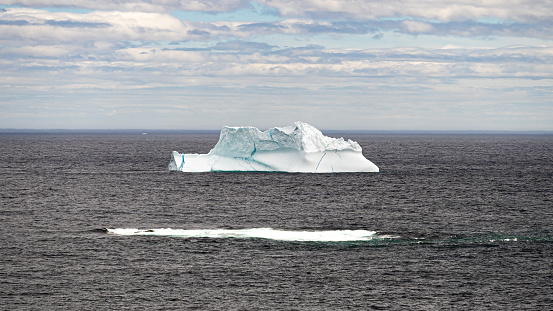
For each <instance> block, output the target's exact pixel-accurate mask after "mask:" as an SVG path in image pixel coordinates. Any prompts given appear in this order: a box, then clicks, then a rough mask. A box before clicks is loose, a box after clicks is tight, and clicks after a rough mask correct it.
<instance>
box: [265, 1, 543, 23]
mask: <svg viewBox="0 0 553 311" xmlns="http://www.w3.org/2000/svg"><path fill="white" fill-rule="evenodd" d="M260 2H261V3H263V4H265V5H266V6H268V7H271V8H274V9H276V10H277V11H278V12H279V13H280V15H282V16H286V17H300V16H305V17H312V18H328V17H332V18H335V19H336V18H343V19H357V20H378V19H381V18H403V17H412V18H421V19H429V20H438V21H463V20H478V19H481V18H489V17H495V18H499V19H502V20H511V21H535V20H542V21H545V20H548V19H550V18H552V17H553V11H552V10H551V3H550V2H549V1H534V0H520V1H517V2H516V3H513V4H506V3H505V2H501V1H486V2H483V1H479V0H461V1H454V2H451V1H442V0H427V1H416V2H413V1H411V2H409V3H408V4H407V3H406V2H405V1H402V0H390V1H376V0H373V1H367V0H347V1H346V0H310V1H295V0H262V1H260Z"/></svg>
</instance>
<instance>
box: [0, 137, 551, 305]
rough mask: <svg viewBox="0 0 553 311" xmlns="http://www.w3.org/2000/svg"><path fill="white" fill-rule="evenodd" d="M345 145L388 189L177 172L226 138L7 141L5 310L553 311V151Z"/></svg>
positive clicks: (465, 142)
mask: <svg viewBox="0 0 553 311" xmlns="http://www.w3.org/2000/svg"><path fill="white" fill-rule="evenodd" d="M325 134H326V133H325ZM331 135H332V136H337V137H340V136H343V137H344V138H346V139H352V140H355V141H357V142H359V144H360V145H361V147H362V148H363V153H364V155H365V156H366V157H367V158H369V159H371V160H372V161H373V162H374V163H375V164H376V165H378V166H379V167H380V170H381V172H380V173H346V174H288V173H181V172H176V173H175V172H169V171H167V161H168V160H169V158H170V155H171V151H172V150H179V151H180V152H184V153H207V152H208V151H209V149H210V148H211V147H212V146H213V145H214V144H215V143H216V142H217V139H218V136H217V134H210V133H207V134H202V133H195V134H191V133H188V134H176V133H163V132H157V133H148V135H142V133H132V132H129V133H67V132H65V133H64V132H60V133H43V134H38V133H34V134H33V133H25V134H13V133H11V134H0V149H1V152H0V168H1V169H0V185H1V189H2V191H1V193H0V198H1V204H2V208H1V210H0V221H1V223H2V226H0V230H1V232H0V234H1V241H2V242H1V246H2V247H1V248H0V252H1V253H0V263H1V269H0V296H1V299H0V308H1V309H6V310H18V309H20V310H125V309H145V310H186V309H200V310H345V309H348V310H349V309H354V310H371V309H380V310H394V309H397V310H403V309H408V310H438V309H440V310H441V309H465V310H473V309H486V310H544V309H551V308H552V307H553V287H552V286H551V282H552V281H553V279H552V273H551V267H553V201H552V198H553V197H552V195H551V194H552V193H553V189H552V188H553V136H551V135H507V134H497V135H487V134H467V135H461V134H458V135H457V134H447V135H439V134H382V133H379V134H363V135H361V134H352V133H331Z"/></svg>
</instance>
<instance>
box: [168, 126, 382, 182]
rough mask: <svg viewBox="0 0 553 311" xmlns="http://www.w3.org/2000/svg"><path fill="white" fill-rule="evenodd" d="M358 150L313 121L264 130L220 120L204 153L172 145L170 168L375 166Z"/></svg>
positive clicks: (370, 168) (363, 169)
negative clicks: (218, 129)
mask: <svg viewBox="0 0 553 311" xmlns="http://www.w3.org/2000/svg"><path fill="white" fill-rule="evenodd" d="M361 151H362V150H361V146H359V144H358V143H357V142H355V141H352V140H347V141H346V140H344V139H343V138H333V137H327V136H324V135H323V133H321V131H319V130H318V129H316V128H315V127H313V126H311V125H309V124H307V123H303V122H300V121H298V122H295V123H294V124H293V125H291V126H286V127H274V128H271V129H268V130H266V131H263V132H262V131H260V130H259V129H257V128H255V127H251V126H245V127H229V126H225V127H223V129H222V130H221V134H220V137H219V141H218V142H217V144H216V145H215V147H214V148H213V149H211V151H210V152H209V153H207V154H180V153H178V152H176V151H173V154H172V156H171V162H170V163H169V170H171V171H182V172H209V171H267V172H298V173H332V172H378V167H377V166H376V165H374V164H373V163H372V162H371V161H369V160H367V159H366V158H365V157H364V156H363V154H362V152H361Z"/></svg>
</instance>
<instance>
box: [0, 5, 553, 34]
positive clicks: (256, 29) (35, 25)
mask: <svg viewBox="0 0 553 311" xmlns="http://www.w3.org/2000/svg"><path fill="white" fill-rule="evenodd" d="M0 30H1V33H2V35H0V40H2V41H4V42H5V41H9V40H36V41H42V42H44V41H48V40H61V41H74V40H81V39H80V38H85V39H86V40H104V41H105V40H108V41H125V40H144V41H156V40H167V41H183V40H206V39H217V38H227V37H236V38H246V37H251V36H258V35H267V34H289V35H298V34H300V35H301V34H303V35H318V34H375V35H376V36H377V37H381V36H382V33H383V32H389V31H392V32H397V33H405V34H410V35H420V34H426V35H438V36H459V37H486V36H513V37H534V38H541V39H551V38H553V20H552V21H547V22H544V23H540V24H524V23H483V22H475V21H459V22H457V21H453V22H425V21H417V20H411V19H404V20H382V21H317V20H310V19H285V20H282V21H277V22H255V21H243V22H234V21H218V22H190V21H186V20H180V19H178V18H176V17H174V16H172V15H170V14H167V13H144V12H117V11H94V12H90V13H86V14H76V13H66V12H63V13H62V12H59V13H52V12H48V11H44V10H37V9H23V8H18V9H7V10H5V11H4V12H0Z"/></svg>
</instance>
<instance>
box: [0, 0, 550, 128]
mask: <svg viewBox="0 0 553 311" xmlns="http://www.w3.org/2000/svg"><path fill="white" fill-rule="evenodd" d="M1 3H2V5H0V73H1V75H0V87H1V88H2V90H3V91H2V92H1V93H0V113H1V114H0V128H144V129H218V128H220V127H221V126H223V125H254V126H259V127H261V128H267V127H272V126H282V125H287V124H291V123H292V122H293V121H296V120H303V121H306V122H309V123H312V124H313V125H315V126H317V127H319V128H325V129H359V130H361V129H366V130H545V131H552V130H553V44H552V43H553V22H552V21H553V16H552V15H553V9H552V8H551V6H552V4H551V3H550V1H513V2H512V3H505V2H497V1H456V2H455V3H454V4H453V3H450V2H449V1H433V0H429V1H413V2H405V1H386V2H382V1H357V0H353V1H341V0H334V1H328V0H326V1H322V0H319V1H317V0H311V1H286V0H280V1H279V0H276V1H273V0H271V1H239V0H232V1H226V0H225V1H211V2H210V1H124V0H122V1H117V2H113V1H33V0H29V1H2V2H1Z"/></svg>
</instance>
